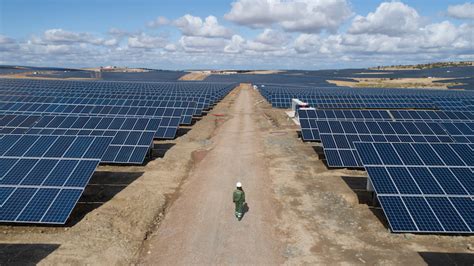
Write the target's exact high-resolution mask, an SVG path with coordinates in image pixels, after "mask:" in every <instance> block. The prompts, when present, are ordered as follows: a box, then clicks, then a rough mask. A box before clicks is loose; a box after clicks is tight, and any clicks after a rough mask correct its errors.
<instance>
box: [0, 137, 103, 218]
mask: <svg viewBox="0 0 474 266" xmlns="http://www.w3.org/2000/svg"><path fill="white" fill-rule="evenodd" d="M111 140H112V139H111V138H109V137H89V136H75V137H73V136H39V135H5V136H4V137H3V138H1V139H0V170H1V171H0V221H1V222H16V223H47V224H64V223H65V222H66V221H67V219H68V217H69V215H70V213H71V212H72V209H73V208H74V206H75V205H76V203H77V201H78V200H79V197H80V196H81V194H82V192H83V190H84V188H85V186H86V185H87V184H88V182H89V179H90V177H91V176H92V174H93V173H94V171H95V169H96V167H97V165H98V164H99V162H100V158H101V157H102V156H103V154H104V152H105V150H106V149H107V147H108V145H109V143H110V142H111Z"/></svg>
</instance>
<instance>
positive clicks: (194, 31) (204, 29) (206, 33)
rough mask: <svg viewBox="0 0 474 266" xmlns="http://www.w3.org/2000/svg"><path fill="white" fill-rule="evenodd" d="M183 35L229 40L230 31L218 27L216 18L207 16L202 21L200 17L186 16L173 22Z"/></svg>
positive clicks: (220, 26)
mask: <svg viewBox="0 0 474 266" xmlns="http://www.w3.org/2000/svg"><path fill="white" fill-rule="evenodd" d="M173 25H175V26H176V27H177V28H178V29H180V30H181V32H182V33H183V35H186V36H200V37H211V38H230V37H232V31H231V30H229V29H227V28H226V27H224V26H222V25H219V22H218V21H217V18H216V17H214V16H208V17H207V18H206V19H205V20H204V21H203V20H202V19H201V18H200V17H195V16H192V15H189V14H186V15H184V16H182V17H180V18H178V19H177V20H175V21H174V22H173Z"/></svg>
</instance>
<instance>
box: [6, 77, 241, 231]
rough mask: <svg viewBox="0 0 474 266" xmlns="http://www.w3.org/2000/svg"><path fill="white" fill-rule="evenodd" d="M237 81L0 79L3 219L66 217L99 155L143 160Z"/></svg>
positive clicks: (101, 159)
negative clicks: (156, 142) (155, 143)
mask: <svg viewBox="0 0 474 266" xmlns="http://www.w3.org/2000/svg"><path fill="white" fill-rule="evenodd" d="M233 87H234V84H231V83H205V82H169V83H165V82H147V83H143V82H101V81H94V82H89V81H64V80H63V81H60V80H28V79H1V80H0V170H1V171H0V222H18V223H49V224H64V223H65V222H66V221H67V219H68V217H69V215H70V214H71V211H72V210H73V208H74V206H75V205H76V203H77V201H78V200H79V197H80V196H81V194H82V192H83V190H84V188H85V187H86V186H87V184H88V182H89V179H90V178H91V176H92V174H93V173H94V171H95V169H96V167H97V165H98V164H99V163H116V164H142V163H143V162H144V160H145V158H146V156H147V154H149V151H150V150H151V148H152V147H153V139H173V138H175V136H176V134H177V131H178V129H179V126H180V125H191V124H192V121H193V118H194V117H195V116H200V115H202V114H203V112H204V111H206V110H209V109H210V108H212V107H213V106H214V105H215V104H216V103H217V102H218V101H219V100H221V99H222V98H223V97H224V96H225V95H226V94H227V93H229V92H230V91H231V90H232V89H233Z"/></svg>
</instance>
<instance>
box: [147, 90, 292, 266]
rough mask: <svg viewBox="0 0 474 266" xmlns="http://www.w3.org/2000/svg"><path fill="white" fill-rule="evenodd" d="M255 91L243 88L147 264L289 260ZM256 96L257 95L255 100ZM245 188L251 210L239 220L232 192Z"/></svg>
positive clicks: (151, 246)
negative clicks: (279, 228) (279, 226)
mask: <svg viewBox="0 0 474 266" xmlns="http://www.w3.org/2000/svg"><path fill="white" fill-rule="evenodd" d="M251 88H252V87H251V86H249V85H247V86H245V85H243V86H241V87H240V88H239V89H238V91H237V92H238V96H237V98H236V99H235V103H234V104H233V105H232V107H231V109H230V110H229V112H230V113H229V115H230V116H229V117H228V120H227V121H225V123H224V124H223V125H222V126H221V127H220V128H219V129H218V130H217V131H216V135H215V136H214V137H213V138H211V142H212V144H211V145H210V146H209V149H208V152H207V154H206V156H205V157H204V158H203V159H202V161H201V162H200V163H198V164H197V165H195V166H194V168H193V171H192V173H191V175H190V177H189V178H188V179H187V180H186V183H185V184H184V186H183V187H182V189H181V196H180V197H179V198H178V199H177V200H176V202H174V204H173V206H171V207H170V208H169V210H168V212H167V214H166V217H165V219H164V220H163V222H162V223H161V225H160V227H159V228H158V230H157V231H156V232H155V233H154V234H153V235H152V237H151V238H150V240H149V241H148V243H147V246H146V249H145V250H144V252H145V253H144V256H143V260H142V262H143V263H145V264H150V265H152V264H156V263H160V264H163V265H186V264H203V265H209V264H239V263H240V264H242V263H243V264H278V263H282V262H283V261H284V258H283V256H282V255H283V246H282V243H281V242H279V239H280V238H279V236H278V234H277V228H276V227H275V226H274V225H275V221H276V220H277V216H276V209H277V206H278V203H277V202H276V200H275V198H274V197H273V195H272V190H271V186H269V184H270V183H271V180H270V177H269V172H268V168H267V167H266V166H267V164H268V160H267V159H266V158H265V156H264V153H263V143H264V141H263V140H264V137H265V135H266V134H264V132H262V131H260V130H259V129H258V120H259V117H258V116H255V106H254V96H253V95H252V92H253V91H252V90H253V89H251ZM252 96H253V97H252ZM237 181H240V182H242V183H243V184H244V190H245V192H246V198H247V204H248V206H249V211H248V212H247V213H246V214H245V216H244V218H243V220H242V221H240V222H239V221H237V219H236V218H235V216H234V210H233V203H232V191H233V189H234V187H235V183H236V182H237Z"/></svg>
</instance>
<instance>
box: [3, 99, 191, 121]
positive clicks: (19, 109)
mask: <svg viewBox="0 0 474 266" xmlns="http://www.w3.org/2000/svg"><path fill="white" fill-rule="evenodd" d="M194 104H195V103H189V106H190V108H174V107H173V108H161V107H119V106H117V107H112V106H93V105H72V104H70V105H60V104H42V103H7V104H4V105H0V114H37V115H53V114H60V115H71V114H75V115H87V116H108V117H114V116H122V117H153V118H161V117H179V118H180V123H181V124H185V125H189V124H191V123H192V119H193V115H194V112H195V111H194V110H195V109H194V108H191V106H193V105H194Z"/></svg>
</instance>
